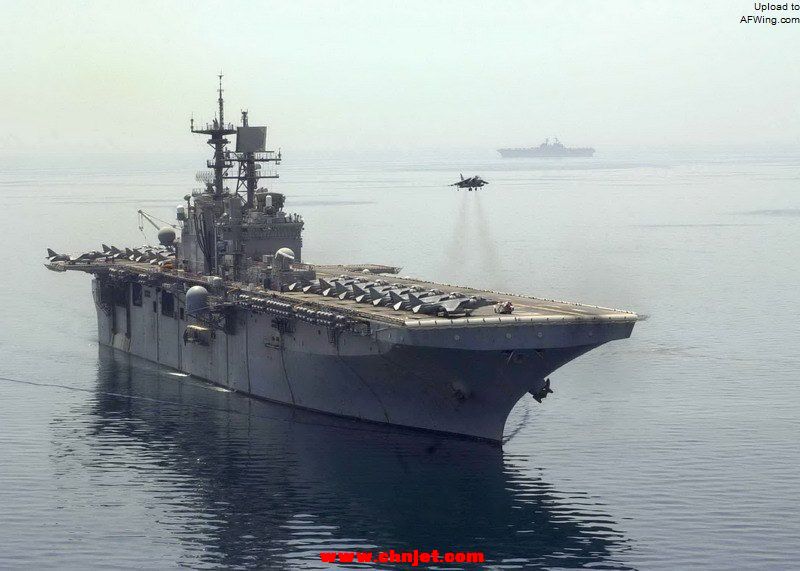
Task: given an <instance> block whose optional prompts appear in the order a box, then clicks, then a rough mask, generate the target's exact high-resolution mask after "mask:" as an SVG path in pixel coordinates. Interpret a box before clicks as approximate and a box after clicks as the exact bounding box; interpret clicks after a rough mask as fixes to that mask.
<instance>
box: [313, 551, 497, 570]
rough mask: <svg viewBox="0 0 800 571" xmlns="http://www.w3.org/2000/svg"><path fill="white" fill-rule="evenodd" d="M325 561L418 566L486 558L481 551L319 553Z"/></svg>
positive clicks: (477, 560)
mask: <svg viewBox="0 0 800 571" xmlns="http://www.w3.org/2000/svg"><path fill="white" fill-rule="evenodd" d="M319 558H320V560H322V562H323V563H348V564H349V563H404V564H407V565H411V566H412V567H417V566H419V565H430V564H431V563H483V562H485V560H486V558H485V557H484V556H483V553H482V552H479V551H455V552H452V551H439V550H438V549H433V550H431V551H420V550H419V549H415V550H414V551H395V550H394V549H392V550H390V551H380V552H378V553H373V552H372V551H331V552H327V553H320V554H319Z"/></svg>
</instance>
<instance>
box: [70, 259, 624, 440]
mask: <svg viewBox="0 0 800 571" xmlns="http://www.w3.org/2000/svg"><path fill="white" fill-rule="evenodd" d="M75 269H78V268H75ZM106 269H107V268H104V267H103V265H102V264H90V265H89V266H87V267H86V268H84V271H89V272H90V273H94V274H95V275H96V277H95V279H94V280H93V282H92V283H93V293H94V299H95V303H96V306H97V324H98V340H99V342H100V343H101V344H102V345H107V346H111V347H114V348H115V349H118V350H121V351H125V352H127V353H131V354H133V355H136V356H139V357H142V358H145V359H148V360H150V361H153V362H155V363H158V364H160V365H163V366H166V367H169V368H172V369H175V370H177V371H182V372H184V373H187V374H190V375H192V376H194V377H198V378H200V379H204V380H206V381H209V382H211V383H214V384H217V385H220V386H223V387H225V388H228V389H230V390H232V391H236V392H239V393H243V394H246V395H251V396H253V397H257V398H260V399H266V400H269V401H273V402H278V403H284V404H287V405H291V406H295V407H301V408H304V409H309V410H314V411H318V412H323V413H329V414H334V415H337V416H343V417H350V418H354V419H360V420H365V421H372V422H378V423H386V424H390V425H398V426H404V427H410V428H415V429H423V430H430V431H437V432H443V433H451V434H458V435H463V436H468V437H473V438H479V439H483V440H489V441H494V442H499V441H501V439H502V436H503V428H504V425H505V422H506V419H507V417H508V415H509V413H510V411H511V409H512V408H513V407H514V405H515V404H516V403H517V402H518V401H519V400H520V399H521V398H523V397H525V396H526V394H528V393H531V394H536V393H537V392H538V391H540V390H541V389H542V388H543V386H544V383H545V379H546V377H547V375H549V374H550V373H551V372H553V371H554V370H556V369H557V368H558V367H560V366H561V365H563V364H564V363H566V362H568V361H570V360H572V359H574V358H576V357H578V356H579V355H581V354H583V353H586V352H587V351H589V350H591V349H593V348H594V347H597V346H599V345H601V344H603V343H606V342H608V341H611V340H614V339H622V338H626V337H628V336H629V335H630V333H631V330H632V328H633V325H634V322H635V320H636V316H635V315H634V314H630V313H627V312H617V311H613V310H605V309H603V308H594V307H591V306H577V305H571V306H567V304H564V305H565V306H566V311H569V313H565V312H564V308H562V307H560V306H555V305H553V304H555V303H557V302H548V304H547V307H551V308H554V309H552V310H551V311H549V312H543V313H542V315H539V316H528V318H527V319H526V318H524V317H510V316H508V317H502V316H495V317H479V318H475V317H473V318H468V319H463V318H462V319H459V320H451V319H433V318H423V319H416V320H411V319H407V320H405V321H403V322H400V323H397V324H392V323H386V322H384V321H382V320H381V321H379V320H372V321H367V325H368V328H367V329H368V332H366V331H365V330H361V331H342V332H340V333H339V334H338V335H332V330H331V329H329V328H326V327H324V326H320V325H318V324H314V323H308V322H305V321H302V320H292V321H293V322H292V324H291V326H290V327H285V326H281V325H280V324H276V321H275V319H274V317H275V315H274V313H273V312H272V311H271V310H269V309H267V310H266V311H262V310H259V309H258V305H257V304H256V305H254V304H253V302H254V301H256V300H257V298H258V297H259V296H258V295H253V294H249V295H247V296H245V297H247V298H248V299H249V300H250V303H248V304H246V305H245V306H240V307H238V308H237V309H236V311H235V313H233V314H232V315H231V316H230V317H229V318H228V320H229V321H230V323H229V326H227V327H225V328H224V329H220V330H215V331H214V333H213V336H212V337H209V338H208V339H207V340H206V342H205V343H197V342H188V343H187V341H186V337H185V331H186V328H187V326H189V325H191V323H193V322H194V320H193V319H192V318H186V314H185V313H184V311H183V307H182V303H183V302H182V299H181V296H180V294H178V295H177V296H176V297H177V300H175V301H173V302H171V303H170V304H169V305H170V307H169V308H165V303H164V299H165V298H164V295H165V294H164V292H165V291H166V290H170V291H176V290H177V291H179V290H180V289H181V287H180V282H179V281H175V282H171V283H170V282H169V281H167V282H162V283H161V285H160V286H155V285H144V286H143V291H142V292H141V304H140V305H137V304H136V303H135V299H134V297H133V296H132V294H131V287H132V286H131V284H133V283H136V280H135V279H130V281H129V282H128V283H127V284H126V285H123V290H122V294H121V295H120V294H118V295H117V296H116V298H115V300H114V301H113V302H112V303H108V302H107V301H104V300H103V297H104V296H103V291H102V290H103V287H104V285H108V284H106V283H105V282H106V281H107V280H108V277H107V274H106V272H105V271H104V270H106ZM129 277H132V276H129ZM115 283H116V285H115V287H117V288H118V290H119V287H120V285H119V284H120V282H119V278H115ZM122 283H123V284H125V283H126V282H124V281H123V282H122ZM176 286H177V287H176ZM265 293H266V292H265ZM167 295H170V296H171V295H173V294H167ZM283 295H284V296H287V297H288V298H289V300H290V301H294V302H297V301H299V300H298V299H297V296H292V295H291V294H288V293H286V294H283ZM299 295H300V296H301V297H306V298H307V297H309V296H302V294H299ZM265 299H274V296H272V295H269V294H266V295H265ZM326 301H327V300H326ZM516 301H517V303H520V300H516ZM328 303H331V304H333V303H334V302H333V301H331V302H328ZM336 303H337V304H344V303H345V302H341V301H338V300H337V302H336ZM351 303H352V302H351ZM251 307H252V308H254V309H251ZM543 307H544V306H543ZM556 307H557V308H558V309H555V308H556ZM570 308H571V309H572V310H571V311H570ZM580 308H584V310H588V311H586V313H585V314H581V313H579V312H580V311H581V309H580ZM383 309H385V308H370V310H369V311H373V312H375V313H376V314H380V313H381V311H380V310H383ZM576 309H577V311H575V310H576ZM177 382H179V381H177ZM528 398H531V397H530V395H528Z"/></svg>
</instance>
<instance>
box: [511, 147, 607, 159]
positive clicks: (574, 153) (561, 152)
mask: <svg viewBox="0 0 800 571" xmlns="http://www.w3.org/2000/svg"><path fill="white" fill-rule="evenodd" d="M497 152H498V153H500V156H501V157H503V158H504V159H520V158H536V159H547V158H568V157H591V156H594V149H592V148H574V149H570V148H562V149H553V148H552V147H548V148H544V149H543V148H540V147H530V148H527V149H497Z"/></svg>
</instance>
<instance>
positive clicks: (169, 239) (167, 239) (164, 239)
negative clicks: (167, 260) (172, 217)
mask: <svg viewBox="0 0 800 571" xmlns="http://www.w3.org/2000/svg"><path fill="white" fill-rule="evenodd" d="M175 237H176V234H175V230H174V229H173V228H170V227H169V226H164V227H163V228H162V229H161V230H159V231H158V241H159V242H160V243H161V245H162V246H172V244H173V243H175Z"/></svg>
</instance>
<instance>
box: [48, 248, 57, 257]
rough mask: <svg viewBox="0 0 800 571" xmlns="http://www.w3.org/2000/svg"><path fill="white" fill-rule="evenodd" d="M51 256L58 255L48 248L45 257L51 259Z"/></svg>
mask: <svg viewBox="0 0 800 571" xmlns="http://www.w3.org/2000/svg"><path fill="white" fill-rule="evenodd" d="M53 256H58V254H56V253H55V252H54V251H53V250H51V249H50V248H47V257H48V258H52V257H53Z"/></svg>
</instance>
